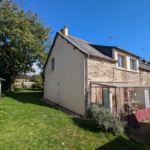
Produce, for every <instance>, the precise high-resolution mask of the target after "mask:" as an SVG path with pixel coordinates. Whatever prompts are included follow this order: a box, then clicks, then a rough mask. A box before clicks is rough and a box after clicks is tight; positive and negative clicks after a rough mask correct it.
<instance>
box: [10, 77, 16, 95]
mask: <svg viewBox="0 0 150 150" xmlns="http://www.w3.org/2000/svg"><path fill="white" fill-rule="evenodd" d="M14 82H15V76H12V77H11V81H10V92H13V91H14Z"/></svg>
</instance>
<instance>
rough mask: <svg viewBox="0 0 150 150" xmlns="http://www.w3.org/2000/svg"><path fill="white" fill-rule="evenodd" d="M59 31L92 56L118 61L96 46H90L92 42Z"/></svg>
mask: <svg viewBox="0 0 150 150" xmlns="http://www.w3.org/2000/svg"><path fill="white" fill-rule="evenodd" d="M58 33H59V34H60V35H61V36H62V37H64V38H65V39H66V40H67V41H69V42H70V43H71V44H73V45H74V46H75V47H76V48H78V49H79V50H80V51H81V52H83V53H86V54H89V55H92V56H97V57H100V58H105V59H108V60H112V61H116V60H115V59H113V58H110V57H108V56H106V55H104V54H102V53H101V52H99V51H98V50H96V49H95V48H93V47H92V46H90V44H91V43H89V42H86V41H84V40H81V39H78V38H75V37H72V36H70V35H68V36H65V35H64V34H62V33H61V32H58Z"/></svg>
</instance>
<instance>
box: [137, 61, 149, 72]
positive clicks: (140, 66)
mask: <svg viewBox="0 0 150 150" xmlns="http://www.w3.org/2000/svg"><path fill="white" fill-rule="evenodd" d="M139 68H140V69H144V70H148V71H150V65H148V64H144V63H143V62H140V61H139Z"/></svg>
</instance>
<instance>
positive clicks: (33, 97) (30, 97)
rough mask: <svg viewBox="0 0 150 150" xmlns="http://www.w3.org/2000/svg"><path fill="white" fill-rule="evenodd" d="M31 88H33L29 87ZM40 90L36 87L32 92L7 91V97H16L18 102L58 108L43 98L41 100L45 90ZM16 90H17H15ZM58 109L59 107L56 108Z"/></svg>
mask: <svg viewBox="0 0 150 150" xmlns="http://www.w3.org/2000/svg"><path fill="white" fill-rule="evenodd" d="M28 90H31V89H28ZM36 91H39V89H35V91H33V90H32V92H25V93H20V92H19V93H9V92H8V93H5V95H6V97H10V98H13V99H15V100H16V101H18V102H21V103H24V104H26V103H30V104H33V105H39V106H44V107H49V108H53V109H56V108H55V107H53V106H52V105H49V104H47V103H45V102H43V101H42V100H40V99H39V98H41V97H42V96H43V92H36ZM15 92H16V91H15ZM56 110H58V109H56Z"/></svg>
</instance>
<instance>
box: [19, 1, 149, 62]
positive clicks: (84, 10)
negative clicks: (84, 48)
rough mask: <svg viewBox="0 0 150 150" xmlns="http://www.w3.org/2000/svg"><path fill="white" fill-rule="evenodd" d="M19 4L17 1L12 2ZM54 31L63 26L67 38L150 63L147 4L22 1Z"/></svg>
mask: <svg viewBox="0 0 150 150" xmlns="http://www.w3.org/2000/svg"><path fill="white" fill-rule="evenodd" d="M16 1H17V2H19V0H16ZM24 2H27V4H26V5H24V6H23V8H24V10H25V11H28V10H29V9H31V10H32V11H33V12H34V13H38V14H39V16H40V17H42V21H43V22H47V24H48V25H49V26H51V28H52V30H53V31H54V33H53V35H52V38H54V36H55V34H56V31H60V29H61V28H62V27H63V26H64V25H67V26H68V28H69V35H72V36H75V37H77V38H80V39H83V40H86V41H88V42H91V43H94V44H99V45H108V46H110V45H111V41H110V39H109V37H108V36H112V37H113V46H119V47H121V48H123V49H125V50H128V51H130V52H132V53H135V54H137V55H139V56H141V57H145V56H144V52H143V51H142V48H144V49H145V54H146V59H147V60H150V0H42V1H41V0H24Z"/></svg>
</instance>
